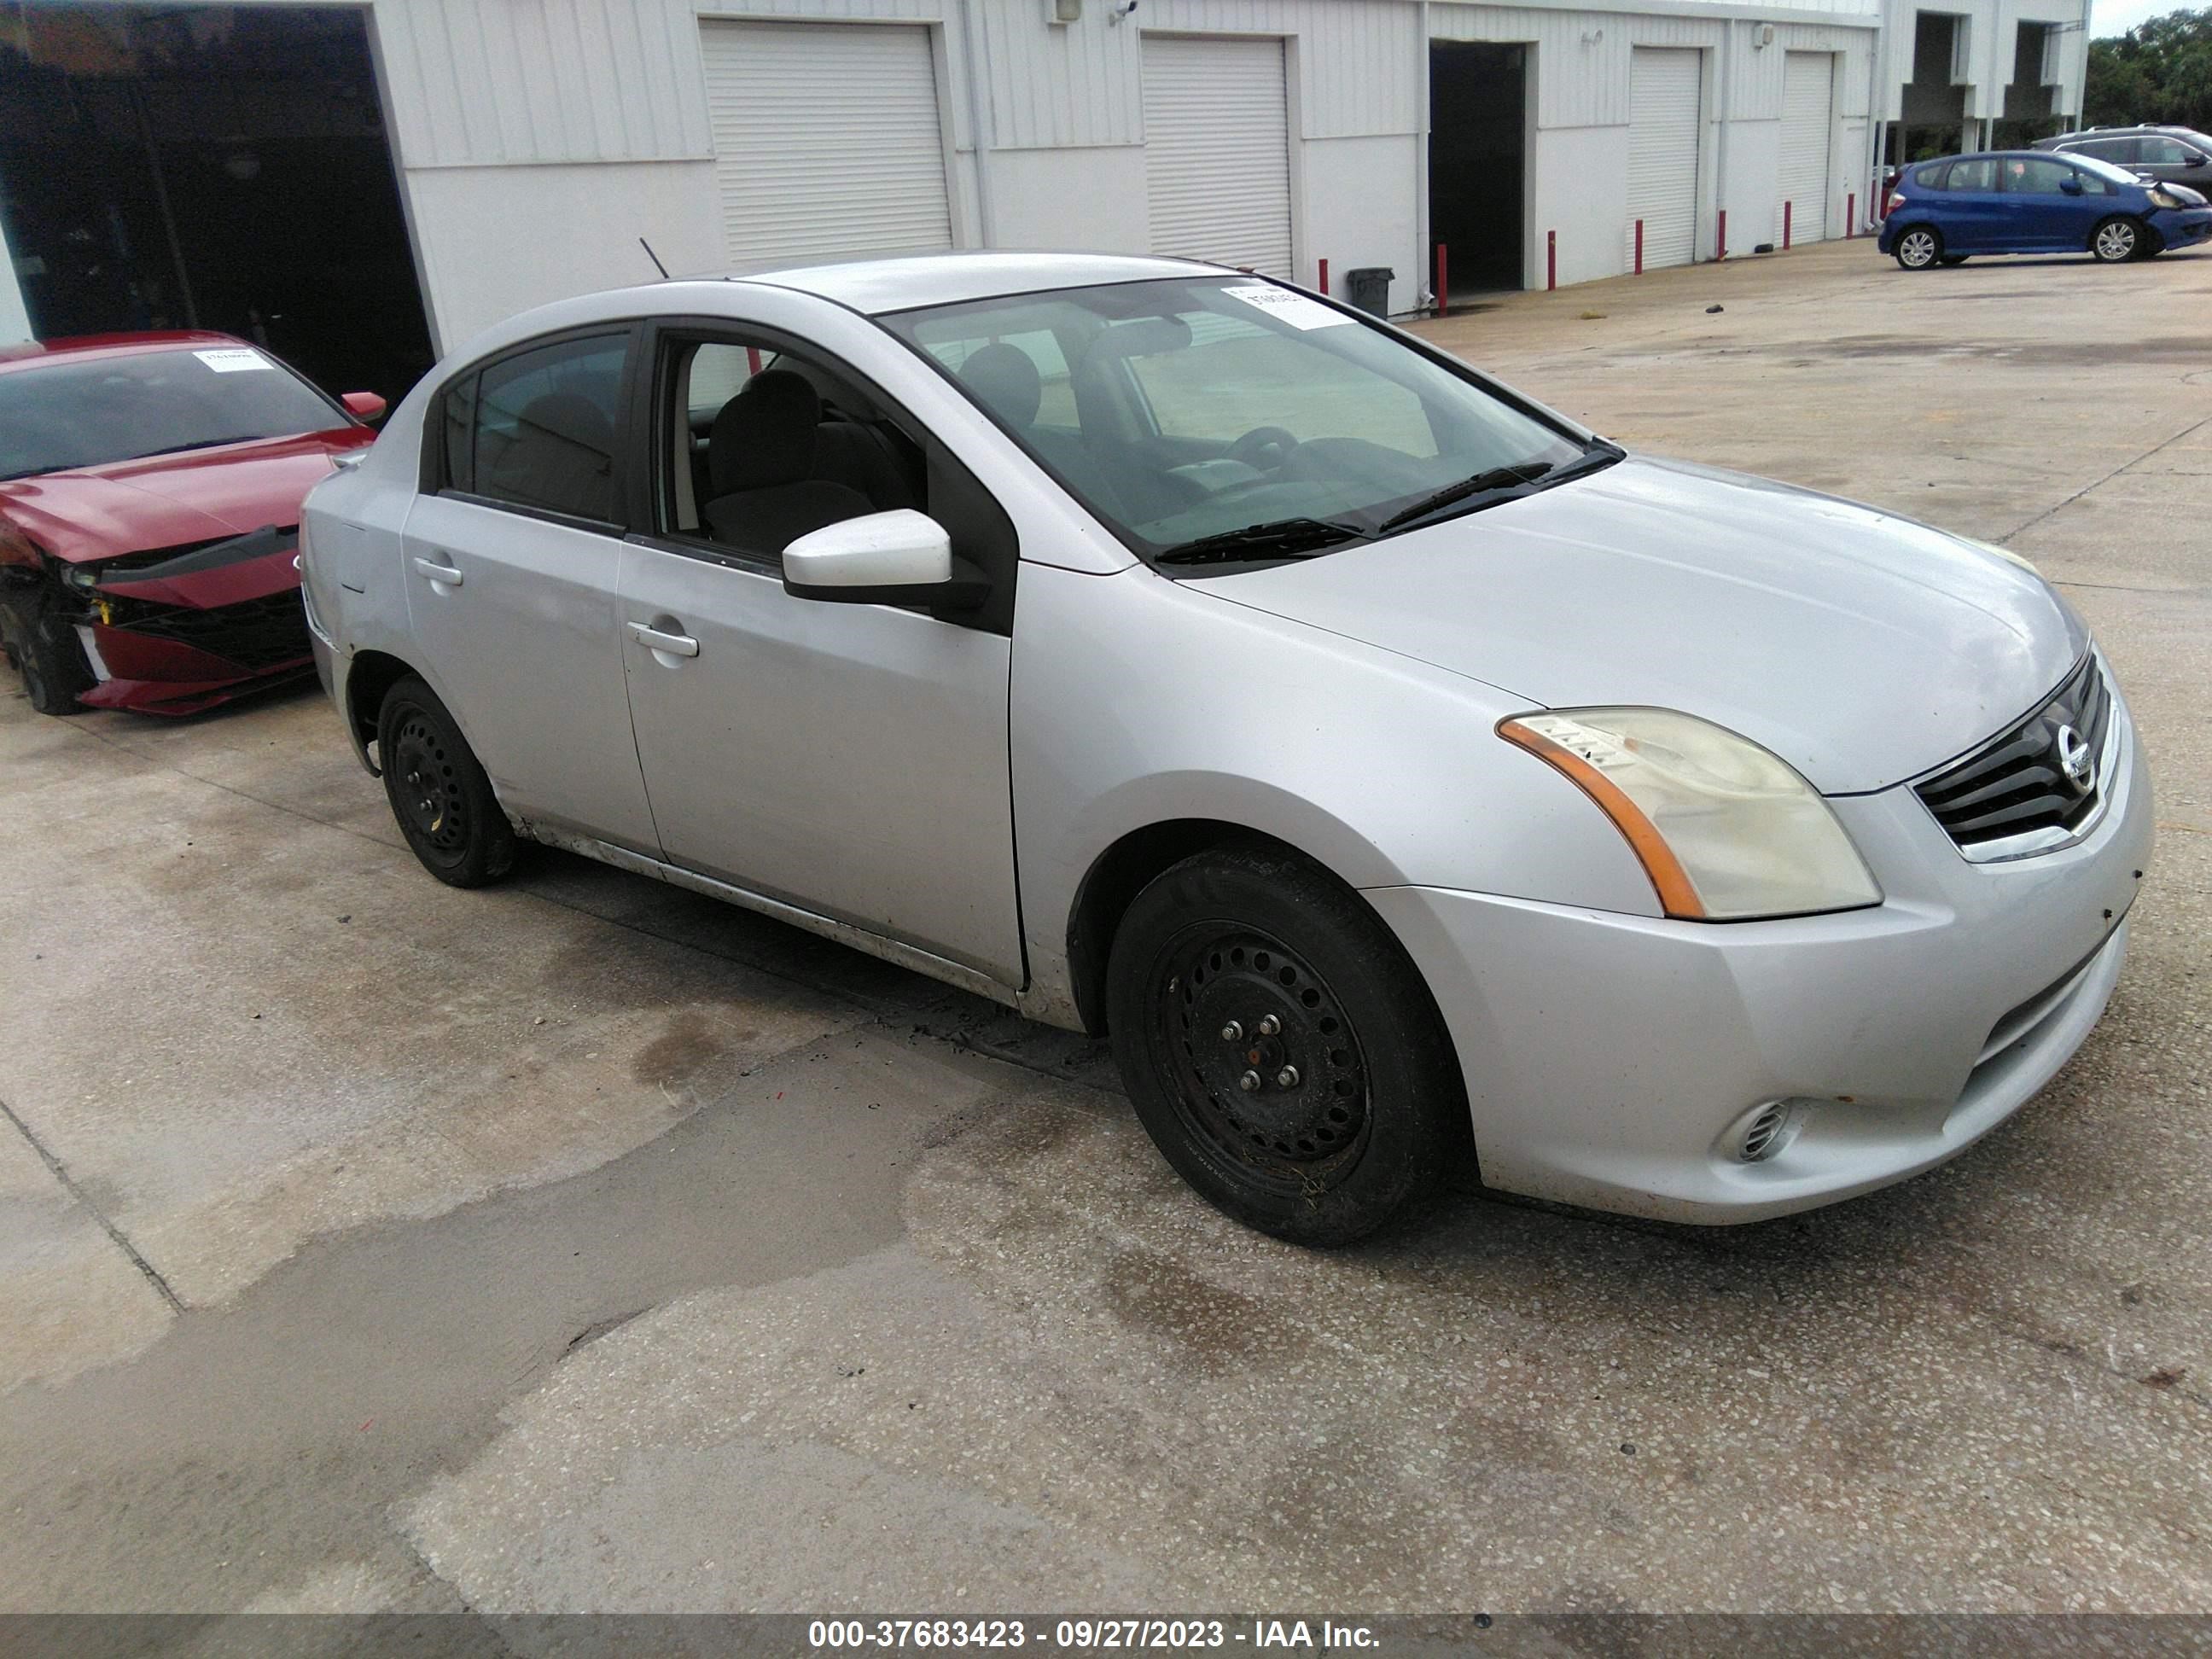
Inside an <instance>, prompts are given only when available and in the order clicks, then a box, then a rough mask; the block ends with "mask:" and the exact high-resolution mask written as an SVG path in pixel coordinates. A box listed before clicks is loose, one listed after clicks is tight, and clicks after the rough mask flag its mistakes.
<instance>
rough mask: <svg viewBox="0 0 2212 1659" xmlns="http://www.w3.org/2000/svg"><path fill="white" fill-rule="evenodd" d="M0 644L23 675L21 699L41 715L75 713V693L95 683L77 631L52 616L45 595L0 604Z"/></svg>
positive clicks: (80, 706) (77, 708)
mask: <svg viewBox="0 0 2212 1659" xmlns="http://www.w3.org/2000/svg"><path fill="white" fill-rule="evenodd" d="M0 646H4V647H5V648H6V651H7V653H8V660H9V662H11V663H13V664H14V665H15V671H16V672H17V673H18V674H20V675H21V676H22V677H23V695H24V696H27V697H28V698H29V699H30V700H31V707H32V708H35V709H37V710H38V711H39V713H40V714H81V713H82V712H83V709H84V705H83V704H82V703H81V702H78V701H77V697H78V696H79V695H80V694H82V693H83V692H86V691H89V690H92V688H93V685H94V683H95V682H94V678H93V672H92V665H91V664H90V663H89V662H88V661H86V660H85V655H84V647H83V646H82V645H81V644H79V643H78V642H77V637H76V628H75V627H73V626H72V625H71V624H70V623H69V622H68V621H66V620H65V619H64V618H63V617H58V616H56V615H54V614H53V611H52V607H50V606H49V605H47V604H46V599H45V596H44V595H43V594H41V593H38V592H25V593H20V594H17V595H15V596H13V597H11V598H9V599H6V600H0Z"/></svg>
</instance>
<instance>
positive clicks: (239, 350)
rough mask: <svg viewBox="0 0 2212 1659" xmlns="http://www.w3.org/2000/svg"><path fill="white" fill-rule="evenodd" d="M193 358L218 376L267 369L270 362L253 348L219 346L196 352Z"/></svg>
mask: <svg viewBox="0 0 2212 1659" xmlns="http://www.w3.org/2000/svg"><path fill="white" fill-rule="evenodd" d="M192 356H195V357H197V358H198V359H199V360H200V361H201V362H204V363H205V364H206V365H207V366H208V367H209V368H211V369H213V370H214V371H215V372H216V374H243V373H244V372H245V371H246V370H247V369H251V368H270V362H269V360H268V359H267V358H266V357H264V356H262V355H261V354H260V353H259V352H258V351H256V350H255V349H253V348H252V346H217V347H216V349H214V350H212V351H195V352H194V353H192Z"/></svg>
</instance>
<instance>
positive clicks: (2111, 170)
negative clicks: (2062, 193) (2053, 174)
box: [2066, 151, 2142, 185]
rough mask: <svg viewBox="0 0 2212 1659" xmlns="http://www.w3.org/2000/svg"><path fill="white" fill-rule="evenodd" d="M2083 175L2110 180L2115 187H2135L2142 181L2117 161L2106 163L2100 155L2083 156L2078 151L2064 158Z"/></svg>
mask: <svg viewBox="0 0 2212 1659" xmlns="http://www.w3.org/2000/svg"><path fill="white" fill-rule="evenodd" d="M2066 159H2067V160H2068V161H2071V162H2073V163H2074V165H2075V166H2076V167H2080V168H2081V170H2082V171H2083V172H2085V173H2095V174H2096V175H2097V176H2098V177H2099V178H2100V179H2110V180H2111V181H2112V183H2114V184H2116V185H2136V184H2141V183H2142V180H2141V179H2137V178H2136V175H2135V174H2134V173H2130V171H2129V170H2128V169H2127V168H2125V167H2122V166H2120V165H2119V163H2118V162H2117V161H2106V160H2105V159H2104V157H2102V156H2101V155H2081V153H2080V152H2079V151H2075V153H2073V154H2071V155H2068V156H2067V158H2066Z"/></svg>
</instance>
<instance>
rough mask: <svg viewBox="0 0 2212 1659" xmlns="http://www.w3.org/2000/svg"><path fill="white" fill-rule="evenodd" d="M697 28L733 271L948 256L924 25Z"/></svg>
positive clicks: (708, 24) (933, 77) (932, 69)
mask: <svg viewBox="0 0 2212 1659" xmlns="http://www.w3.org/2000/svg"><path fill="white" fill-rule="evenodd" d="M699 29H700V45H701V46H702V49H703V51H704V52H705V55H706V59H707V104H708V114H709V116H710V118H712V120H713V123H714V178H715V182H716V184H717V185H719V187H720V192H721V197H722V227H723V232H724V234H725V235H726V238H727V239H728V245H729V252H730V258H731V260H732V263H733V264H738V265H741V266H743V265H753V266H757V265H760V264H763V263H782V262H787V261H790V260H793V259H812V258H827V257H831V256H837V255H845V254H855V253H873V252H886V253H888V252H903V251H906V250H908V249H914V248H943V247H950V246H952V216H951V211H950V210H949V209H948V208H947V206H946V202H945V150H944V144H943V140H942V137H941V132H940V128H939V119H938V108H937V68H936V64H935V63H934V61H933V59H932V57H931V54H930V49H929V31H928V30H927V28H925V27H916V26H913V25H908V24H874V23H757V22H724V21H703V22H702V23H701V24H700V26H699Z"/></svg>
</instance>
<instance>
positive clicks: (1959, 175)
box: [1942, 155, 1997, 191]
mask: <svg viewBox="0 0 2212 1659" xmlns="http://www.w3.org/2000/svg"><path fill="white" fill-rule="evenodd" d="M1942 187H1943V188H1944V189H1945V190H1948V191H1987V190H1995V189H1996V187H1997V162H1996V157H1995V156H1994V155H1978V156H1974V157H1972V158H1971V159H1969V160H1967V161H1954V162H1952V163H1951V171H1950V173H1948V175H1947V176H1946V177H1945V178H1944V180H1943V186H1942Z"/></svg>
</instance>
